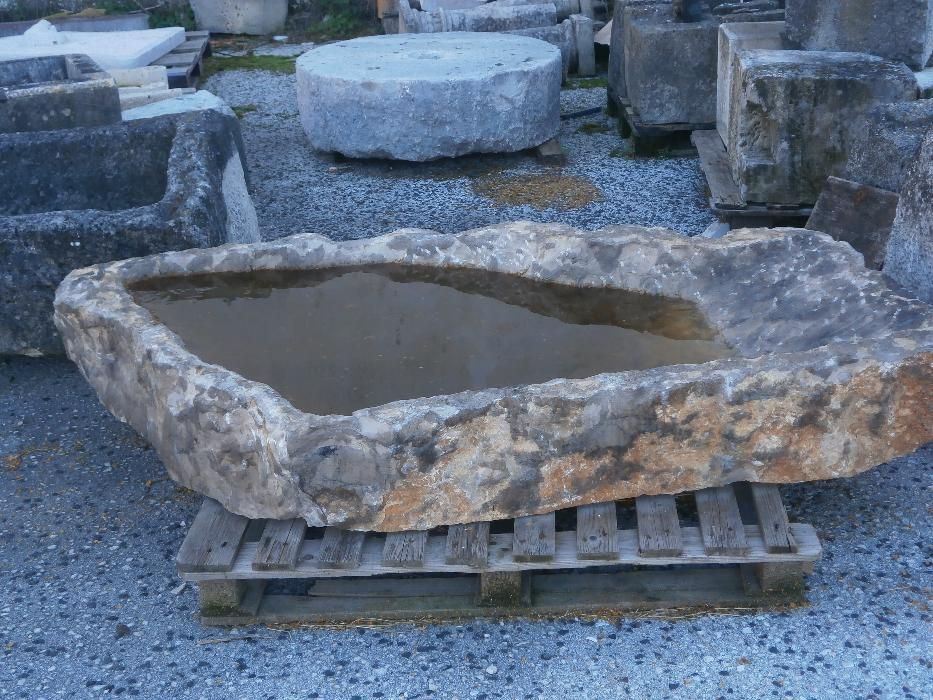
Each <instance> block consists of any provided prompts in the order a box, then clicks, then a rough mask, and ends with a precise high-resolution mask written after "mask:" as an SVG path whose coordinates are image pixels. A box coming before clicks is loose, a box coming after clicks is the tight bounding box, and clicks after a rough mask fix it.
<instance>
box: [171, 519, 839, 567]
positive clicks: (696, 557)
mask: <svg viewBox="0 0 933 700" xmlns="http://www.w3.org/2000/svg"><path fill="white" fill-rule="evenodd" d="M790 528H791V534H792V535H793V537H794V540H795V541H796V542H797V545H798V549H797V551H796V552H793V553H789V554H769V553H768V551H767V549H766V548H765V544H764V541H763V540H762V538H761V531H760V529H759V527H758V525H746V526H745V537H746V540H747V542H748V546H749V551H748V552H747V553H746V554H741V555H711V554H707V552H706V550H705V548H704V546H703V538H702V535H701V534H700V529H699V528H697V527H681V529H680V534H681V538H682V540H683V547H684V551H683V553H682V554H681V555H680V556H679V557H645V556H642V555H641V553H639V551H638V533H637V532H636V531H635V530H619V531H618V532H617V533H616V541H617V542H618V544H619V559H618V561H617V562H612V563H618V564H628V565H632V566H669V565H672V564H754V563H759V562H764V563H785V562H813V561H816V560H818V559H819V558H820V556H821V554H822V548H821V546H820V540H819V537H817V534H816V530H814V529H813V526H811V525H806V524H800V523H791V526H790ZM321 544H322V541H321V540H320V539H317V540H305V542H304V544H303V545H302V547H301V552H300V553H299V555H298V564H297V565H296V566H295V568H294V569H293V570H290V571H277V572H275V575H274V576H270V574H269V573H268V572H261V571H254V570H253V567H252V563H253V558H254V557H255V555H256V549H257V547H258V543H255V542H252V543H250V542H247V543H245V544H243V545H242V546H241V547H240V553H239V554H238V555H237V558H236V561H235V562H234V565H233V568H232V569H231V570H230V571H229V572H225V573H197V572H194V573H181V578H183V579H185V580H186V581H203V580H215V579H260V578H277V579H288V578H314V579H326V578H340V577H348V576H353V577H356V576H363V577H366V576H380V575H382V574H411V569H409V568H405V567H401V566H386V565H385V564H383V562H382V554H383V541H382V538H376V537H371V538H367V539H366V541H365V542H364V543H363V552H362V556H361V558H360V565H359V567H358V568H356V569H328V568H325V567H323V566H321V565H320V564H319V563H318V555H319V553H320V550H321ZM555 544H556V547H555V552H554V558H553V559H552V560H550V561H542V562H517V561H515V560H514V559H513V558H512V533H510V532H508V533H501V534H495V535H490V537H489V558H488V560H487V564H486V567H485V569H484V571H529V570H536V569H537V570H550V569H586V568H590V567H598V566H606V561H605V560H587V559H578V558H577V533H576V532H574V531H572V530H571V531H559V532H557V533H556V534H555ZM446 553H447V537H446V536H445V535H430V536H428V540H427V542H426V543H425V546H424V566H423V569H422V571H425V572H438V573H461V574H462V573H476V569H475V568H473V567H470V566H467V565H464V564H448V563H447V562H446V561H445V556H446Z"/></svg>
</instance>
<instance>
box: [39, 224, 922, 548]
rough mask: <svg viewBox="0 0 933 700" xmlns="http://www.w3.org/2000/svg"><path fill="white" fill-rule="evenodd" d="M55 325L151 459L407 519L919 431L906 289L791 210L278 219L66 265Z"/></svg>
mask: <svg viewBox="0 0 933 700" xmlns="http://www.w3.org/2000/svg"><path fill="white" fill-rule="evenodd" d="M55 322H56V325H57V327H58V329H59V331H60V332H61V335H62V337H63V340H64V343H65V347H66V349H67V352H68V355H69V356H70V357H71V358H72V359H73V360H74V361H75V362H76V363H77V365H78V366H79V368H80V369H81V371H82V373H83V374H84V376H85V377H86V378H87V380H88V381H89V382H90V383H91V385H92V386H93V387H94V388H95V389H96V391H97V393H98V395H99V396H100V399H101V401H102V402H103V403H104V404H105V405H106V406H107V408H109V409H110V411H112V412H113V413H114V415H116V416H117V417H118V418H119V419H121V420H124V421H126V422H128V423H129V424H130V425H132V426H133V427H134V428H135V429H136V430H138V431H139V432H140V433H141V434H143V435H144V436H146V437H147V438H148V439H149V440H150V441H151V443H152V444H153V445H154V447H155V448H156V450H157V451H158V453H159V455H160V456H161V458H162V460H163V462H164V463H165V465H166V467H167V469H168V471H169V474H170V475H171V476H172V478H173V479H175V480H176V481H178V482H180V483H181V484H184V485H185V486H187V487H189V488H192V489H195V490H197V491H199V492H201V493H203V494H205V495H208V496H211V497H213V498H215V499H217V500H218V501H220V502H221V503H222V504H223V505H224V506H225V507H226V508H228V509H229V510H231V511H233V512H236V513H240V514H242V515H245V516H248V517H251V518H278V519H285V518H294V517H303V518H305V520H307V522H308V523H309V524H311V525H314V526H318V525H337V526H340V527H345V528H351V529H367V530H377V531H400V530H413V529H425V528H430V527H433V526H437V525H442V524H452V523H463V522H473V521H484V520H491V519H497V518H509V517H515V516H521V515H528V514H534V513H543V512H548V511H553V510H557V509H560V508H566V507H571V506H577V505H582V504H586V503H593V502H602V501H611V500H617V499H623V498H630V497H634V496H639V495H644V494H663V493H678V492H682V491H688V490H694V489H700V488H703V487H709V486H720V485H724V484H728V483H731V482H736V481H743V480H751V481H761V482H774V483H788V482H799V481H806V480H813V479H830V478H835V477H842V476H849V475H853V474H857V473H859V472H862V471H865V470H867V469H870V468H872V467H874V466H875V465H878V464H881V463H882V462H885V461H887V460H889V459H891V458H893V457H895V456H898V455H902V454H905V453H909V452H911V451H913V450H914V449H916V448H917V447H919V446H921V445H923V444H925V443H927V442H929V441H931V440H933V307H930V306H928V305H926V304H924V303H922V302H920V301H917V300H914V299H910V298H907V297H905V296H902V295H901V294H899V293H897V292H896V291H893V290H892V289H890V288H889V287H888V286H886V284H885V282H884V279H883V278H882V277H881V276H880V274H879V273H876V272H872V271H869V270H866V269H865V267H864V266H863V263H862V258H861V256H860V255H859V254H858V253H856V252H855V251H854V250H853V249H852V248H850V247H849V246H848V245H847V244H844V243H837V242H835V241H833V240H832V239H831V238H830V237H829V236H826V235H824V234H821V233H815V232H811V231H804V230H798V229H771V230H740V231H735V232H732V233H730V234H729V235H728V236H726V237H724V238H721V239H716V240H710V239H702V238H685V237H683V236H681V235H678V234H677V233H675V232H673V231H668V230H663V229H643V228H637V227H624V226H623V227H614V228H609V229H604V230H600V231H596V232H582V231H578V230H575V229H572V228H569V227H565V226H559V225H543V224H534V223H527V222H519V223H511V224H504V225H499V226H492V227H489V228H484V229H478V230H473V231H467V232H464V233H461V234H457V235H441V234H438V233H435V232H432V231H424V230H414V229H410V230H400V231H397V232H395V233H392V234H389V235H386V236H383V237H380V238H374V239H368V240H361V241H351V242H341V243H335V242H332V241H330V240H328V239H327V238H324V237H323V236H319V235H311V234H306V235H298V236H293V237H290V238H285V239H281V240H278V241H274V242H269V243H261V244H247V245H226V246H222V247H219V248H212V249H204V250H191V251H185V252H170V253H164V254H159V255H153V256H149V257H145V258H137V259H133V260H127V261H123V262H116V263H109V264H105V265H98V266H96V267H89V268H85V269H83V270H78V271H75V272H73V273H71V274H70V275H69V276H68V277H67V278H66V279H65V281H64V282H63V283H62V285H61V286H60V287H59V290H58V293H57V297H56V301H55Z"/></svg>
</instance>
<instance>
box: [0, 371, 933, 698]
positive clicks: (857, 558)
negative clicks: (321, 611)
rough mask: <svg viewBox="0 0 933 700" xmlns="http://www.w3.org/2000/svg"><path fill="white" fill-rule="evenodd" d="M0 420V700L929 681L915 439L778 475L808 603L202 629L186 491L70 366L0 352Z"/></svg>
mask: <svg viewBox="0 0 933 700" xmlns="http://www.w3.org/2000/svg"><path fill="white" fill-rule="evenodd" d="M0 428H2V429H0V581H2V586H0V650H2V652H0V658H2V662H0V697H21V698H46V697H59V696H68V697H70V698H93V697H100V696H102V695H106V694H111V695H116V694H124V693H125V694H128V695H139V696H142V697H151V698H164V697H167V696H172V697H175V698H218V699H220V698H249V699H252V698H257V699H268V698H275V699H276V700H280V699H281V700H284V699H286V698H327V699H328V700H330V699H334V700H338V699H344V698H346V699H349V698H431V697H436V698H462V699H464V700H465V699H467V698H477V699H481V698H509V699H511V698H557V697H562V698H620V697H634V698H771V697H773V698H808V699H809V698H812V699H813V700H826V699H827V698H844V699H846V700H850V699H855V698H874V699H880V698H918V699H919V698H928V697H930V690H931V687H933V686H931V679H933V672H931V660H933V644H931V636H930V621H931V616H930V612H929V608H928V605H929V596H930V590H931V588H933V576H931V571H930V560H929V557H930V543H929V533H930V528H931V519H933V517H931V509H930V497H929V493H930V486H931V481H930V475H931V473H933V470H931V466H933V445H928V446H927V447H926V448H925V449H923V450H920V451H919V452H917V453H916V454H914V455H913V456H911V457H907V458H904V459H899V460H897V461H895V462H892V463H891V464H888V465H886V466H884V467H881V468H879V469H876V470H874V471H872V472H870V473H868V474H865V475H862V476H859V477H857V478H853V479H845V480H839V481H835V482H825V483H818V484H808V485H802V486H796V487H792V488H787V489H786V490H785V497H786V500H787V502H788V505H789V507H790V509H791V512H792V513H793V514H794V516H795V519H799V520H802V521H808V522H812V523H813V524H814V525H815V526H816V528H817V529H818V530H819V532H820V535H821V537H822V539H823V542H824V545H825V554H824V557H823V560H822V562H820V564H819V565H818V568H817V571H816V573H815V574H814V575H813V576H811V577H810V579H809V591H808V598H809V600H810V606H809V607H807V608H802V609H797V610H793V611H788V612H777V613H759V614H755V615H738V614H737V615H707V616H702V617H698V618H695V619H681V620H663V619H638V618H636V617H630V618H626V619H622V620H617V619H607V620H595V621H594V620H572V619H569V620H556V621H550V622H533V621H522V620H518V621H512V622H507V623H503V624H500V623H498V622H482V621H481V622H473V623H470V624H462V625H435V626H429V627H424V628H420V627H412V626H399V627H392V628H386V629H366V630H353V631H327V630H313V629H303V630H296V631H289V632H278V631H272V630H268V629H265V628H258V629H238V630H234V631H229V630H217V629H210V628H205V627H202V626H201V625H199V624H198V622H197V621H196V620H195V619H194V617H193V615H194V612H195V609H196V595H195V592H194V591H193V590H192V589H191V588H190V587H188V588H186V589H185V590H184V591H182V592H181V593H180V594H178V595H175V593H174V592H173V590H174V589H176V587H177V586H178V585H179V583H180V581H179V579H178V578H177V576H176V575H175V571H174V566H173V559H174V555H175V553H176V551H177V549H178V547H179V545H180V544H181V541H182V538H183V536H184V532H185V526H186V523H190V522H191V520H192V518H193V516H194V514H195V512H196V509H197V507H198V500H199V499H197V498H196V497H195V496H194V495H193V494H191V493H190V492H188V491H185V490H182V489H180V488H178V487H176V486H175V485H174V484H173V483H172V482H170V481H166V480H165V474H164V472H163V469H162V467H161V465H160V463H159V461H158V460H157V459H156V457H155V454H154V453H153V452H152V451H151V450H150V449H149V448H148V447H146V444H145V443H144V441H142V440H141V439H140V438H139V437H138V436H137V435H136V434H135V433H134V432H133V431H132V430H131V429H129V428H128V427H126V426H125V425H122V424H120V423H118V422H117V421H115V420H114V419H113V418H111V417H110V416H109V414H107V413H106V412H105V411H104V410H103V409H102V408H101V406H100V405H99V404H98V402H97V400H96V398H95V397H94V395H93V392H92V391H91V390H90V388H88V386H87V385H86V384H85V383H84V381H83V380H82V378H81V377H80V375H79V374H78V372H77V371H76V370H75V368H74V367H73V366H72V365H71V364H69V363H68V362H66V361H64V360H30V359H11V360H7V361H4V362H0ZM247 633H252V634H254V635H255V637H254V638H253V639H252V640H250V641H235V642H228V643H218V644H203V643H201V642H204V641H205V640H211V639H217V638H222V637H229V636H241V635H244V634H247Z"/></svg>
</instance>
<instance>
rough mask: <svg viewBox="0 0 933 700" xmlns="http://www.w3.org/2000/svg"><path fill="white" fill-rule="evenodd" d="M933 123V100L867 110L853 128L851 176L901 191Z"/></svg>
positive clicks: (847, 169)
mask: <svg viewBox="0 0 933 700" xmlns="http://www.w3.org/2000/svg"><path fill="white" fill-rule="evenodd" d="M931 127H933V100H916V101H913V102H895V103H894V104H885V105H878V106H877V107H873V108H872V109H870V110H868V111H867V112H866V113H865V115H864V116H863V117H862V118H861V119H860V120H859V121H858V123H857V124H856V125H855V128H854V129H853V131H852V136H851V141H850V144H849V157H848V161H847V163H846V167H845V177H846V179H848V180H854V181H855V182H860V183H862V184H863V185H871V186H872V187H880V188H881V189H883V190H890V191H891V192H900V191H901V185H902V184H903V182H904V173H905V172H906V171H907V168H908V167H910V165H911V164H912V163H913V162H914V160H916V158H917V154H918V152H919V150H920V144H921V143H922V142H923V137H924V136H925V135H926V133H927V131H929V130H930V128H931Z"/></svg>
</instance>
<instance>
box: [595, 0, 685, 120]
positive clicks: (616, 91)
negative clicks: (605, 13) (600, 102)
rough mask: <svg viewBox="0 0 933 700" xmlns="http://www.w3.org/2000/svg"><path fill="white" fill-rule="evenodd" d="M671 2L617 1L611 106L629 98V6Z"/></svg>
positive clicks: (611, 59) (611, 50) (610, 77)
mask: <svg viewBox="0 0 933 700" xmlns="http://www.w3.org/2000/svg"><path fill="white" fill-rule="evenodd" d="M670 1H671V0H616V2H615V5H614V6H613V10H612V35H611V38H610V39H609V74H608V77H607V87H606V92H607V97H608V98H609V104H616V103H617V102H618V100H619V99H621V98H624V97H628V90H627V89H626V87H625V8H626V7H628V6H629V5H669V4H670Z"/></svg>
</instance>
